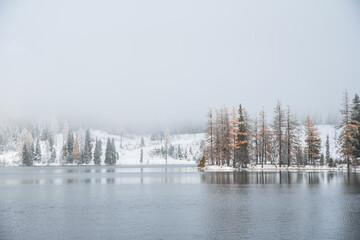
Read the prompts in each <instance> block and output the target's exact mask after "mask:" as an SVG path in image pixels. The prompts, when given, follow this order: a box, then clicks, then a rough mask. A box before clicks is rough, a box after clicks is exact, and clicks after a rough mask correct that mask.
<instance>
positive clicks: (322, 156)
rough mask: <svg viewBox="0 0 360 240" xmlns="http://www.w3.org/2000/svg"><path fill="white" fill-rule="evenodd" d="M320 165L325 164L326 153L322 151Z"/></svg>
mask: <svg viewBox="0 0 360 240" xmlns="http://www.w3.org/2000/svg"><path fill="white" fill-rule="evenodd" d="M320 165H321V166H324V154H323V153H321V155H320Z"/></svg>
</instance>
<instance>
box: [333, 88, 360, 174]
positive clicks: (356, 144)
mask: <svg viewBox="0 0 360 240" xmlns="http://www.w3.org/2000/svg"><path fill="white" fill-rule="evenodd" d="M340 112H341V116H342V118H341V123H340V125H339V126H338V129H340V134H339V143H340V155H341V157H342V159H343V160H344V161H345V162H346V163H347V167H348V169H349V168H350V163H351V162H354V160H356V159H357V158H359V157H360V99H359V95H357V94H355V97H354V99H353V100H352V102H350V99H349V95H348V92H347V91H345V92H344V97H343V102H342V109H341V111H340Z"/></svg>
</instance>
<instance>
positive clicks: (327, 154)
mask: <svg viewBox="0 0 360 240" xmlns="http://www.w3.org/2000/svg"><path fill="white" fill-rule="evenodd" d="M325 159H326V162H327V163H329V159H330V142H329V134H328V135H326V143H325Z"/></svg>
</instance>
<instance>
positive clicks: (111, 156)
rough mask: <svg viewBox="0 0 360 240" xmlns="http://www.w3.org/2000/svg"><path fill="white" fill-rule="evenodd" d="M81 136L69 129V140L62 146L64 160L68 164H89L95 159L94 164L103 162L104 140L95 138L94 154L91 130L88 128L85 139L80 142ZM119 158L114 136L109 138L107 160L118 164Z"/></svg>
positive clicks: (106, 150) (108, 163)
mask: <svg viewBox="0 0 360 240" xmlns="http://www.w3.org/2000/svg"><path fill="white" fill-rule="evenodd" d="M79 139H81V138H79V137H78V136H76V137H75V138H74V134H73V132H72V131H71V130H69V131H68V135H67V140H66V141H65V142H64V145H63V148H62V160H63V163H66V164H72V163H77V164H89V163H90V162H91V160H93V161H94V164H96V165H100V164H101V156H102V154H103V150H102V141H101V140H98V139H96V140H95V149H94V154H93V151H92V149H93V145H92V140H91V136H90V130H89V129H88V130H86V134H85V141H84V142H80V140H79ZM118 159H119V154H118V153H117V151H116V147H115V140H114V138H112V139H110V138H108V139H107V142H106V149H105V161H104V163H105V164H107V165H113V164H116V161H117V160H118Z"/></svg>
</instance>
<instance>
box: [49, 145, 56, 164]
mask: <svg viewBox="0 0 360 240" xmlns="http://www.w3.org/2000/svg"><path fill="white" fill-rule="evenodd" d="M55 160H56V151H55V148H52V149H51V155H50V160H49V163H54V162H55Z"/></svg>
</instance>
